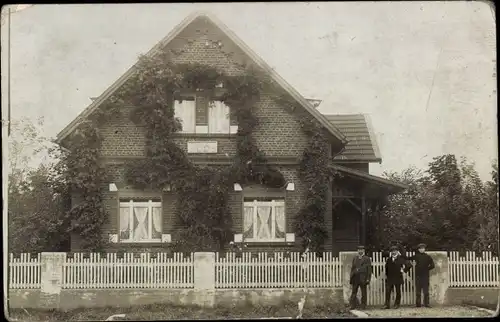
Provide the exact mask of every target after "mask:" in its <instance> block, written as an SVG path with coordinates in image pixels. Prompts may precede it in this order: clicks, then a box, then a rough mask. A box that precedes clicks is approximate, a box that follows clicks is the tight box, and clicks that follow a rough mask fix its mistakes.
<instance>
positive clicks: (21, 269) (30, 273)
mask: <svg viewBox="0 0 500 322" xmlns="http://www.w3.org/2000/svg"><path fill="white" fill-rule="evenodd" d="M40 272H41V271H40V254H37V255H36V257H33V255H32V254H27V253H24V254H20V255H19V257H14V254H10V255H9V287H10V288H21V289H29V288H40V285H41V280H40V276H41V274H40Z"/></svg>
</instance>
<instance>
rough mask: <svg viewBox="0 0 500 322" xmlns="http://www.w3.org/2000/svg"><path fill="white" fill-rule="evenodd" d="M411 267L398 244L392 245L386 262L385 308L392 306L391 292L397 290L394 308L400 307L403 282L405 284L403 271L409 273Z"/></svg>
mask: <svg viewBox="0 0 500 322" xmlns="http://www.w3.org/2000/svg"><path fill="white" fill-rule="evenodd" d="M410 268H411V264H410V262H409V261H408V260H407V259H405V258H404V257H402V256H401V254H400V253H399V250H398V248H397V247H396V246H392V247H391V253H390V256H389V258H388V259H387V261H386V263H385V275H386V281H385V306H384V309H388V308H390V307H391V305H390V301H391V293H392V290H393V289H395V290H396V300H395V301H394V308H395V309H397V308H399V305H400V304H401V284H403V282H404V280H403V272H404V273H407V272H408V271H409V270H410Z"/></svg>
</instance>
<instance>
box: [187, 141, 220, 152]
mask: <svg viewBox="0 0 500 322" xmlns="http://www.w3.org/2000/svg"><path fill="white" fill-rule="evenodd" d="M187 150H188V153H217V141H189V142H188V143H187Z"/></svg>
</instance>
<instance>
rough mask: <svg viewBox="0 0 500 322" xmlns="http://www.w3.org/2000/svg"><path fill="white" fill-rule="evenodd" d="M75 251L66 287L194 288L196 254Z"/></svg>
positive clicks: (66, 270) (66, 272)
mask: <svg viewBox="0 0 500 322" xmlns="http://www.w3.org/2000/svg"><path fill="white" fill-rule="evenodd" d="M154 255H156V256H152V254H150V253H143V254H133V253H126V254H123V257H122V258H118V256H117V254H113V253H111V254H106V255H105V256H103V257H101V255H100V254H90V256H88V257H84V256H83V254H81V253H79V254H74V257H73V258H67V259H66V262H65V263H64V264H63V276H64V279H63V284H62V288H71V289H75V288H84V289H95V288H192V287H193V286H194V278H193V261H192V256H190V257H185V256H183V254H181V253H175V254H173V257H168V256H167V254H166V253H158V254H154Z"/></svg>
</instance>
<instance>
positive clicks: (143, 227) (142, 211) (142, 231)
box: [134, 207, 149, 240]
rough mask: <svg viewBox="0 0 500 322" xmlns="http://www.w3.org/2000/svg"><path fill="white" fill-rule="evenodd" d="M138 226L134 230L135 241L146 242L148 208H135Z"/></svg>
mask: <svg viewBox="0 0 500 322" xmlns="http://www.w3.org/2000/svg"><path fill="white" fill-rule="evenodd" d="M134 215H135V219H136V220H137V226H136V227H135V229H134V240H144V239H149V238H148V208H143V207H141V208H134Z"/></svg>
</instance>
